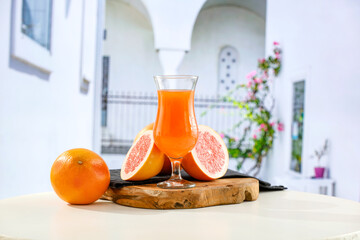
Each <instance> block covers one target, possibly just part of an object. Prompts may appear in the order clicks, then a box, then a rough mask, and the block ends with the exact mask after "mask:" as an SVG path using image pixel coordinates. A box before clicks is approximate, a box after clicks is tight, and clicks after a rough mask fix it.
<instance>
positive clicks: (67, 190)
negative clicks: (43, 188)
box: [50, 148, 110, 204]
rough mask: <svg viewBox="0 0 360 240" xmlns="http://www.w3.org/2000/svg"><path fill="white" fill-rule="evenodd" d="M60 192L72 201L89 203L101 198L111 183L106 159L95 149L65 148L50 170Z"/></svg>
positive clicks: (61, 196) (63, 197)
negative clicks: (95, 151)
mask: <svg viewBox="0 0 360 240" xmlns="http://www.w3.org/2000/svg"><path fill="white" fill-rule="evenodd" d="M50 180H51V185H52V187H53V188H54V191H55V192H56V194H57V195H58V196H59V197H60V198H61V199H62V200H64V201H66V202H68V203H71V204H89V203H92V202H95V201H96V200H97V199H99V198H100V197H101V196H102V194H103V193H104V192H105V191H106V189H107V188H108V186H109V183H110V172H109V169H108V167H107V165H106V163H105V161H104V160H103V159H102V158H101V157H100V156H99V155H97V154H96V153H94V152H93V151H90V150H88V149H84V148H76V149H71V150H68V151H65V152H63V153H62V154H61V155H60V156H59V157H58V158H57V159H56V160H55V162H54V164H53V165H52V167H51V172H50Z"/></svg>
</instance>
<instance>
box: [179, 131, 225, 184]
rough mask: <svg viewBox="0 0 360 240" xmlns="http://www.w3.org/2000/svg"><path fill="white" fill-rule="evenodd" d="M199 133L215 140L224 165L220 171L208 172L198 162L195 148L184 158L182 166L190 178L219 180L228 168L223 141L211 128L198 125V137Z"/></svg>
mask: <svg viewBox="0 0 360 240" xmlns="http://www.w3.org/2000/svg"><path fill="white" fill-rule="evenodd" d="M201 132H208V133H210V134H211V136H213V137H214V138H215V139H216V141H217V143H218V144H220V145H221V149H222V150H223V153H224V159H223V160H224V164H223V165H222V166H221V170H220V171H218V172H216V173H212V172H210V171H209V170H208V169H207V168H206V167H205V166H204V164H202V163H201V161H200V160H199V157H198V155H197V152H196V146H195V147H194V149H193V150H192V151H191V152H190V153H188V154H187V155H186V156H185V157H184V160H183V162H182V166H183V167H184V169H185V171H186V172H187V173H188V174H190V176H192V177H194V178H196V179H198V180H204V181H209V180H215V179H218V178H221V177H222V176H224V175H225V173H226V171H227V169H228V166H229V153H228V150H227V147H226V145H225V143H224V141H223V140H222V138H221V137H220V135H219V134H218V133H217V132H216V131H215V130H213V129H212V128H210V127H208V126H205V125H199V136H200V134H201ZM210 154H211V153H210Z"/></svg>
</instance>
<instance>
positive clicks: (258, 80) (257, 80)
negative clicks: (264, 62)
mask: <svg viewBox="0 0 360 240" xmlns="http://www.w3.org/2000/svg"><path fill="white" fill-rule="evenodd" d="M254 82H256V83H262V82H263V80H262V79H261V78H258V77H256V78H254Z"/></svg>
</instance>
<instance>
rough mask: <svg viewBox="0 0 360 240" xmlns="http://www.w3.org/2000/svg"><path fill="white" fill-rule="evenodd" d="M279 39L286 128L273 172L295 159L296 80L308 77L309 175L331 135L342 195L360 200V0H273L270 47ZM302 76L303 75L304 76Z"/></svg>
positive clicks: (280, 103)
mask: <svg viewBox="0 0 360 240" xmlns="http://www.w3.org/2000/svg"><path fill="white" fill-rule="evenodd" d="M275 40H276V41H279V42H280V43H281V44H282V48H283V69H282V72H281V75H280V77H279V79H278V80H276V82H275V95H276V99H277V115H278V116H279V118H280V119H281V120H282V121H284V122H285V132H284V133H283V134H282V136H281V137H280V138H279V139H278V141H277V142H276V145H275V148H274V154H273V158H272V159H270V161H269V169H268V170H269V176H270V179H271V178H272V179H274V178H275V177H276V176H284V175H285V172H286V171H287V169H288V166H289V158H290V131H291V126H290V121H291V107H292V106H291V100H292V96H291V87H292V85H291V80H292V79H293V78H294V77H296V76H297V75H298V74H299V73H300V75H299V76H301V75H304V74H301V72H304V73H305V75H304V76H307V82H306V89H305V92H306V93H305V94H306V96H305V99H306V100H305V101H306V103H305V120H304V124H305V130H304V134H305V137H304V138H305V140H304V145H305V146H304V154H303V161H304V164H305V165H304V166H305V169H304V176H305V177H310V176H312V175H314V173H313V167H314V164H315V163H316V162H315V160H314V159H310V157H309V156H310V155H311V154H312V153H313V150H315V148H317V147H319V146H321V144H322V143H323V141H324V139H325V138H329V140H330V152H329V156H328V159H329V165H330V168H331V173H330V174H331V177H332V178H333V179H335V180H336V195H337V196H339V197H343V198H348V199H352V200H357V201H359V200H360V174H359V173H360V157H359V147H358V145H359V142H360V141H359V135H360V125H359V122H360V94H359V90H360V81H359V76H360V65H359V56H360V47H359V46H360V45H359V43H360V2H359V1H353V0H344V1H340V0H331V1H326V0H318V1H311V0H304V1H287V0H271V1H268V5H267V19H266V45H267V52H268V53H270V51H271V49H272V42H273V41H275ZM299 78H300V77H299Z"/></svg>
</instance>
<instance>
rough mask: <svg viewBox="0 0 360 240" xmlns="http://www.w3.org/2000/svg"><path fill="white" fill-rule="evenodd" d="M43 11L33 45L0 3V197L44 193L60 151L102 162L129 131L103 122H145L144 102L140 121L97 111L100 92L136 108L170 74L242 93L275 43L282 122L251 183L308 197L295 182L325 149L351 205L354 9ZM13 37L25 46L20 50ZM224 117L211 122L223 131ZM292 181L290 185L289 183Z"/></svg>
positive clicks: (352, 5)
mask: <svg viewBox="0 0 360 240" xmlns="http://www.w3.org/2000/svg"><path fill="white" fill-rule="evenodd" d="M25 2H28V3H30V5H31V3H33V4H34V3H35V2H36V1H25ZM45 2H46V1H45ZM49 2H51V6H50V5H49V6H48V7H47V10H46V9H45V10H46V11H49V9H51V17H50V18H48V19H49V20H48V21H49V23H50V24H48V25H46V26H48V27H45V29H46V30H47V31H45V32H44V33H43V35H41V34H40V35H39V34H38V33H33V34H34V36H35V37H34V36H30V35H27V36H23V35H26V34H27V33H26V30H23V28H22V25H21V24H20V25H17V24H16V23H19V19H20V20H21V18H19V14H20V15H21V11H22V8H21V4H22V3H23V1H21V0H15V1H9V0H7V1H4V2H2V3H1V7H0V13H1V14H0V20H1V21H0V29H1V30H2V32H3V33H8V34H2V35H0V44H1V46H3V47H2V48H1V49H0V51H1V54H0V71H1V72H2V73H3V74H2V78H1V79H0V153H1V156H0V198H4V197H10V196H15V195H20V194H26V193H33V192H42V191H50V190H51V186H50V181H49V173H50V168H51V165H52V163H53V161H54V160H55V158H56V157H57V156H58V155H59V154H60V153H61V152H63V151H65V150H67V149H70V148H75V147H85V148H89V149H93V150H95V151H96V152H98V153H101V151H102V142H101V140H102V139H103V138H107V137H109V136H111V134H113V132H114V131H119V129H117V130H116V128H120V132H121V131H125V130H122V129H124V128H126V129H130V128H131V126H130V125H129V126H125V127H124V125H122V124H121V123H120V125H112V126H113V127H111V124H112V123H111V121H113V122H114V124H115V123H116V122H117V120H118V119H120V118H122V117H124V115H125V117H126V118H128V119H130V120H131V122H132V123H133V126H132V127H133V131H134V132H137V131H138V130H140V128H141V126H145V125H146V124H147V123H149V122H148V120H147V119H154V118H155V117H154V114H153V112H154V111H155V110H156V105H154V104H152V105H151V108H146V109H147V110H141V111H142V112H143V115H140V116H136V115H131V114H130V115H126V114H124V112H122V111H117V110H116V109H115V108H113V109H110V107H109V108H107V107H105V108H104V104H103V105H102V103H103V102H102V95H103V94H104V91H105V90H106V94H110V93H111V94H115V95H116V94H117V93H121V94H123V96H124V97H125V98H127V99H129V98H130V99H133V98H132V97H131V96H135V97H136V98H138V97H139V95H136V92H141V93H142V94H143V95H141V98H139V99H140V100H139V99H137V100H136V101H142V100H143V99H146V101H148V102H151V101H152V97H153V96H154V95H153V94H154V92H155V85H154V82H153V79H152V76H153V75H157V74H175V73H179V74H195V75H199V76H200V79H199V84H198V87H197V94H198V95H199V96H206V95H208V96H219V95H222V94H224V93H226V92H227V91H228V90H231V89H232V88H233V86H235V85H237V84H240V83H243V82H244V81H245V75H246V74H247V73H248V72H250V71H252V70H255V68H256V65H257V60H258V59H259V58H263V57H265V56H266V55H267V54H270V53H271V48H272V43H273V41H279V42H280V43H281V47H282V49H283V55H282V62H283V67H282V70H281V73H280V75H279V78H278V79H276V81H275V82H274V89H273V93H274V96H275V99H276V109H275V115H276V117H277V118H279V119H280V120H281V121H282V122H284V123H285V131H284V132H283V133H281V134H280V135H279V137H278V138H277V140H276V143H275V146H274V149H273V152H272V153H271V156H269V158H268V159H267V160H266V162H265V165H264V166H263V171H262V176H263V177H264V178H266V179H267V180H269V181H271V182H275V183H282V184H284V185H289V186H290V187H291V188H293V189H298V190H302V191H309V189H307V188H306V186H305V184H304V182H302V181H301V180H303V179H309V178H310V177H311V176H313V168H314V166H315V164H316V163H314V162H315V160H314V159H311V158H310V155H312V153H313V150H315V149H316V148H318V147H319V146H321V144H322V143H323V141H324V140H325V139H329V142H330V148H329V149H330V150H329V152H328V154H327V157H326V159H327V160H326V161H325V163H324V164H325V165H326V166H327V167H328V168H329V169H330V173H329V177H330V178H332V179H333V180H334V182H335V185H336V187H335V189H336V190H335V193H336V196H339V197H344V198H348V199H352V200H356V201H359V200H360V175H359V171H360V161H358V160H357V152H356V143H357V142H358V140H357V136H358V135H359V133H360V128H359V126H358V124H357V123H358V122H359V120H360V119H359V117H360V112H359V111H360V110H359V109H360V106H359V102H360V101H359V100H360V99H359V96H360V95H359V94H358V91H357V89H360V88H359V87H360V86H359V81H356V76H357V75H359V73H360V72H359V69H360V68H359V67H358V61H357V57H358V56H359V55H360V52H359V51H360V48H359V46H358V43H359V42H360V30H359V29H360V26H359V23H360V15H359V14H358V13H359V12H360V3H359V2H357V1H351V0H349V1H340V0H332V1H325V0H319V1H316V3H314V2H312V1H301V2H299V1H285V0H271V1H266V0H253V1H245V0H207V1H206V0H185V1H184V0H182V1H181V0H171V1H169V0H143V1H140V0H131V1H130V0H107V1H105V0H86V1H57V0H53V1H49ZM310 6H311V7H310ZM32 7H33V8H36V6H35V5H34V6H32ZM32 7H31V6H30V10H31V8H32ZM12 9H13V10H14V11H12ZM45 10H44V11H45ZM14 19H15V20H14ZM16 19H18V20H16ZM20 23H21V21H20ZM25 25H26V24H25ZM49 26H51V27H50V28H49ZM104 30H105V31H104ZM14 31H15V34H14ZM29 36H30V37H29ZM36 36H41V38H37V37H36ZM46 36H50V37H46ZM24 39H27V40H26V44H27V43H29V44H30V45H32V46H36V47H34V48H24V47H22V46H25V45H22V44H21V43H22V42H23V40H24ZM34 42H35V43H34ZM29 49H31V51H29ZM29 52H30V53H34V52H35V53H36V54H29ZM104 66H106V69H105V67H104ZM104 69H105V70H106V71H104ZM104 76H106V79H105V78H104ZM299 81H305V85H304V86H305V93H304V99H305V100H304V101H305V102H304V132H303V134H304V137H303V149H302V163H301V172H300V173H299V172H295V173H294V171H290V170H289V169H290V162H291V149H292V145H291V141H292V140H291V139H292V136H293V131H294V130H293V127H292V126H293V120H292V116H293V89H294V83H296V82H299ZM105 82H106V84H107V85H106V88H104V83H105ZM104 89H105V90H104ZM129 96H130V97H129ZM105 106H107V105H105ZM104 109H105V110H104ZM149 109H150V110H149ZM111 111H112V114H113V116H115V117H114V118H113V119H107V121H105V122H104V113H106V114H107V115H106V116H110V115H108V114H110V112H111ZM146 111H149V115H148V118H145V117H144V116H145V114H148V113H147V112H146ZM229 111H230V110H229ZM231 111H232V110H231ZM152 114H153V115H152ZM155 114H156V113H155ZM234 114H236V112H235V113H234ZM215 115H219V114H218V113H215ZM232 116H233V115H227V116H225V117H224V118H223V119H225V120H226V121H227V120H229V122H226V121H224V120H222V121H223V122H221V123H219V124H220V125H222V126H232V124H233V123H232V122H231V121H230V120H231V119H232V118H233V117H232ZM212 117H214V118H215V117H216V116H212V115H210V118H212ZM141 119H142V120H144V122H141ZM200 121H202V120H200ZM136 124H138V125H136ZM208 124H209V125H211V124H212V123H211V122H209V123H208ZM215 124H218V123H214V125H215ZM135 125H136V126H135ZM211 126H212V125H211ZM214 128H216V126H214ZM115 138H116V136H115ZM103 156H104V158H105V160H106V161H107V163H108V165H109V167H110V168H119V167H120V166H121V156H120V155H118V154H103ZM294 179H295V180H296V179H300V181H298V182H297V183H296V184H294V185H292V181H293V180H294ZM349 186H351V188H350V187H349Z"/></svg>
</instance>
